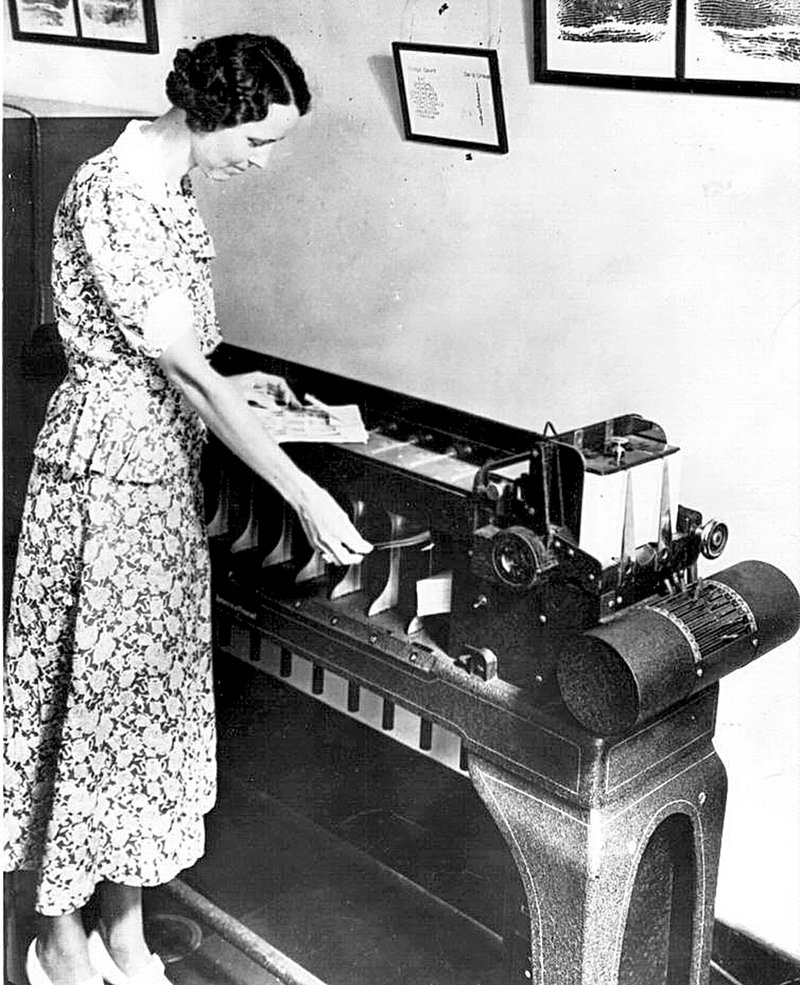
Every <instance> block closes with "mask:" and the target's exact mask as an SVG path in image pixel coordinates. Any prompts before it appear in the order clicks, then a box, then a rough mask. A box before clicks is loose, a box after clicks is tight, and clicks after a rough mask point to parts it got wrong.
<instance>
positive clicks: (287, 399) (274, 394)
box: [228, 369, 302, 407]
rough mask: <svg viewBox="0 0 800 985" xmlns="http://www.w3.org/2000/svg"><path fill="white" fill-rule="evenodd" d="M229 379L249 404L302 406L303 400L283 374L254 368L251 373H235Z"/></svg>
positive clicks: (260, 405) (259, 405)
mask: <svg viewBox="0 0 800 985" xmlns="http://www.w3.org/2000/svg"><path fill="white" fill-rule="evenodd" d="M228 380H229V381H230V382H231V383H232V384H233V386H235V387H236V389H237V390H238V392H239V395H240V396H241V397H242V399H243V400H245V401H246V402H247V403H248V404H255V405H256V406H258V407H271V406H273V405H274V404H282V405H284V406H286V407H301V406H302V404H301V402H300V401H299V400H298V399H297V397H296V396H295V393H294V391H293V390H292V388H291V387H290V386H289V384H288V383H287V382H286V380H285V379H284V378H283V377H282V376H275V375H273V374H272V373H262V372H261V370H258V369H256V370H252V371H251V372H249V373H235V374H234V375H233V376H229V377H228Z"/></svg>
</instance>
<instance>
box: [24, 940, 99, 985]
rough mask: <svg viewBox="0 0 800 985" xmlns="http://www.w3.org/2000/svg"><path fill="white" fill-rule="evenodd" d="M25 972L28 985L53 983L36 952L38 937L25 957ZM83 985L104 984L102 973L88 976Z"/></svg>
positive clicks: (48, 984) (51, 984)
mask: <svg viewBox="0 0 800 985" xmlns="http://www.w3.org/2000/svg"><path fill="white" fill-rule="evenodd" d="M25 974H26V975H27V976H28V985H53V983H52V981H51V980H50V977H49V976H48V974H47V972H46V971H45V970H44V968H43V967H42V963H41V961H40V960H39V955H38V954H37V953H36V938H35V937H34V938H33V940H32V941H31V946H30V947H29V948H28V957H27V958H26V959H25ZM82 985H103V979H102V978H101V977H100V975H92V977H91V978H87V979H86V981H85V982H83V983H82Z"/></svg>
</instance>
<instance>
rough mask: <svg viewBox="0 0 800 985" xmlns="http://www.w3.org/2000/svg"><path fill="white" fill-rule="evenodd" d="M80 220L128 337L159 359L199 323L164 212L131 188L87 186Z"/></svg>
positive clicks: (101, 285)
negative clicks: (179, 338)
mask: <svg viewBox="0 0 800 985" xmlns="http://www.w3.org/2000/svg"><path fill="white" fill-rule="evenodd" d="M76 218H77V220H78V222H79V224H80V227H81V230H82V233H83V242H84V246H85V248H86V252H87V255H88V260H89V264H90V266H91V269H92V273H93V275H94V279H95V283H96V285H97V288H98V290H99V291H100V293H101V294H102V295H103V297H104V299H105V301H106V303H107V304H108V306H109V308H110V309H111V311H112V312H113V314H114V316H115V317H116V319H117V323H118V325H119V327H120V330H121V332H122V334H123V336H124V337H125V339H126V340H127V342H128V343H129V344H130V345H131V346H132V347H133V348H134V349H136V350H137V351H139V352H142V353H143V354H145V355H147V356H151V357H153V358H158V357H159V356H160V355H161V354H162V353H163V352H164V350H165V349H167V348H168V347H169V346H170V345H171V343H172V342H174V341H175V339H176V338H178V337H179V336H180V335H182V334H184V332H186V331H187V330H188V329H189V328H190V327H191V325H192V321H193V314H192V305H191V302H190V300H189V298H188V297H187V296H186V294H185V292H184V290H183V288H182V283H181V276H180V272H179V270H178V268H177V264H176V257H175V248H174V246H172V245H171V244H170V243H169V241H168V232H167V228H166V227H165V225H164V224H163V223H162V221H161V218H160V216H159V213H158V211H157V210H156V209H155V208H154V207H153V205H152V204H151V203H150V202H148V201H146V200H145V199H143V198H141V197H139V196H138V195H136V194H135V193H134V192H132V191H130V190H129V189H126V188H124V187H121V186H117V185H114V184H108V185H103V186H101V187H100V188H98V187H96V186H95V187H94V188H93V189H92V188H87V193H86V194H85V195H84V196H82V200H81V202H80V204H79V207H78V210H77V216H76Z"/></svg>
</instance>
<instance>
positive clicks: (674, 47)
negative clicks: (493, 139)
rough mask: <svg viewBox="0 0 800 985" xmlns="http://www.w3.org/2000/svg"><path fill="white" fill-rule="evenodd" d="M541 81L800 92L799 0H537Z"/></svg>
mask: <svg viewBox="0 0 800 985" xmlns="http://www.w3.org/2000/svg"><path fill="white" fill-rule="evenodd" d="M533 3H534V79H535V80H536V81H537V82H555V83H559V84H567V85H589V86H611V87H615V88H626V89H655V90H666V91H675V92H706V93H724V94H727V95H738V96H782V97H794V98H798V97H800V0H758V2H754V0H533Z"/></svg>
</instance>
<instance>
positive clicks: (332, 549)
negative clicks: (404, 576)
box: [300, 487, 372, 564]
mask: <svg viewBox="0 0 800 985" xmlns="http://www.w3.org/2000/svg"><path fill="white" fill-rule="evenodd" d="M300 518H301V522H302V524H303V528H304V530H305V533H306V537H307V538H308V541H309V543H310V544H311V545H312V547H314V548H315V549H316V550H318V551H319V552H320V553H321V554H322V557H323V559H324V560H326V561H327V562H328V563H330V564H358V563H359V562H360V561H361V560H362V559H363V557H364V555H365V554H368V553H369V552H370V551H371V550H372V544H370V542H369V541H368V540H365V539H364V538H363V537H362V536H361V534H360V533H359V532H358V530H356V528H355V527H354V526H353V524H352V523H351V522H350V519H349V517H348V516H347V514H346V513H345V512H344V510H343V509H342V508H341V507H340V506H339V504H338V503H337V502H336V500H335V499H334V498H333V497H332V496H331V495H330V493H328V492H326V491H325V490H324V489H321V488H320V487H317V489H316V492H315V495H314V496H313V497H312V498H311V501H310V502H309V503H308V504H307V506H306V509H305V511H304V515H303V514H301V517H300Z"/></svg>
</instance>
